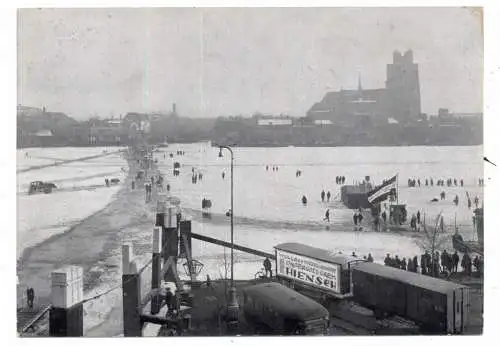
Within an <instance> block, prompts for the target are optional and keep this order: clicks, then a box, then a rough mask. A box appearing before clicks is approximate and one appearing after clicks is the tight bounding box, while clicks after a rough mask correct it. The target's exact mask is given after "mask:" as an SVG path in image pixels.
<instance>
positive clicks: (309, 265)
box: [275, 243, 364, 299]
mask: <svg viewBox="0 0 500 346" xmlns="http://www.w3.org/2000/svg"><path fill="white" fill-rule="evenodd" d="M275 254H276V277H277V278H278V280H279V281H280V282H281V283H283V284H284V285H286V286H288V287H292V288H295V289H298V290H301V291H302V290H305V291H306V292H304V293H305V294H308V295H310V294H312V295H314V294H317V295H319V297H318V298H320V299H321V298H323V299H326V298H329V297H334V298H339V299H342V298H347V297H350V296H352V293H351V292H352V287H351V286H352V281H351V268H352V267H353V266H355V265H356V264H357V263H359V262H364V261H363V260H360V259H359V258H356V257H352V256H346V255H342V254H335V253H333V252H330V251H327V250H323V249H318V248H315V247H312V246H308V245H304V244H299V243H283V244H279V245H277V246H275Z"/></svg>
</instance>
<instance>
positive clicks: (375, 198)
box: [367, 175, 397, 204]
mask: <svg viewBox="0 0 500 346" xmlns="http://www.w3.org/2000/svg"><path fill="white" fill-rule="evenodd" d="M396 189H397V175H395V176H394V177H392V178H391V179H389V180H386V181H385V182H384V183H383V184H382V185H380V186H378V187H376V188H374V189H373V190H371V191H370V192H368V195H367V196H368V202H370V203H372V204H375V203H379V202H382V201H385V200H386V199H387V198H388V197H389V196H390V195H391V194H395V193H396Z"/></svg>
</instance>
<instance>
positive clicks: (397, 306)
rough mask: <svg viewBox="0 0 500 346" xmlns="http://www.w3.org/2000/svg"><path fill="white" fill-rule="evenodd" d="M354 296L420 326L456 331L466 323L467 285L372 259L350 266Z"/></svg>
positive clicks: (456, 332) (364, 302)
mask: <svg viewBox="0 0 500 346" xmlns="http://www.w3.org/2000/svg"><path fill="white" fill-rule="evenodd" d="M352 280H353V294H354V299H355V300H356V301H357V302H359V303H360V304H362V305H365V306H367V307H370V308H373V309H374V310H376V311H381V312H385V313H389V314H394V315H399V316H401V317H406V318H408V319H410V320H413V321H414V322H416V323H418V324H420V325H421V326H422V327H423V330H429V331H431V332H433V333H440V334H446V333H449V334H459V333H462V332H464V329H465V328H466V326H467V323H468V319H469V312H470V300H469V288H468V287H467V286H463V285H459V284H455V283H452V282H449V281H445V280H441V279H436V278H433V277H429V276H425V275H421V274H416V273H411V272H407V271H404V270H400V269H396V268H391V267H387V266H383V265H380V264H376V263H366V262H365V263H360V264H358V265H357V266H356V267H355V268H353V270H352Z"/></svg>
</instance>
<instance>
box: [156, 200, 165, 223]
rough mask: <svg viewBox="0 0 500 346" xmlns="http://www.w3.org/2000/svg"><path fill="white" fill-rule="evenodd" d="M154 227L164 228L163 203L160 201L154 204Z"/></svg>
mask: <svg viewBox="0 0 500 346" xmlns="http://www.w3.org/2000/svg"><path fill="white" fill-rule="evenodd" d="M155 226H161V227H165V202H164V201H161V200H159V201H158V202H157V203H156V222H155Z"/></svg>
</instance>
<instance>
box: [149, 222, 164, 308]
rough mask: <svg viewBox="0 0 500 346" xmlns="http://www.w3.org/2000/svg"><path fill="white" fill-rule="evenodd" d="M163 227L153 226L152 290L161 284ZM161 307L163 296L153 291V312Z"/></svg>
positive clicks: (156, 289) (155, 289)
mask: <svg viewBox="0 0 500 346" xmlns="http://www.w3.org/2000/svg"><path fill="white" fill-rule="evenodd" d="M161 231H162V228H161V227H154V228H153V259H152V273H151V291H152V292H157V291H158V289H159V288H160V284H161ZM160 308H161V297H160V296H159V294H158V293H153V297H152V299H151V313H152V314H157V313H158V312H159V311H160Z"/></svg>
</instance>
